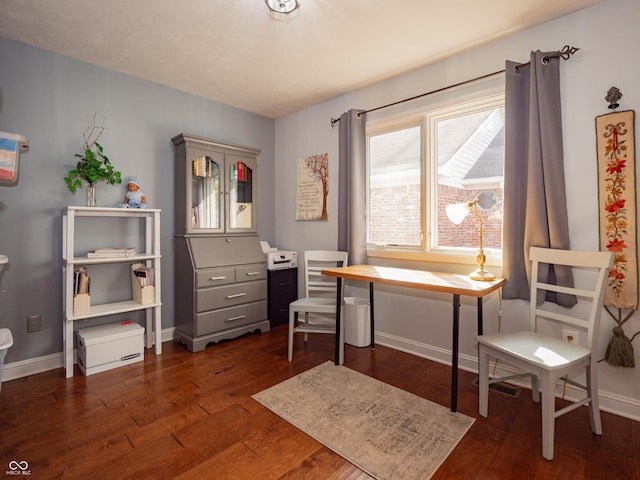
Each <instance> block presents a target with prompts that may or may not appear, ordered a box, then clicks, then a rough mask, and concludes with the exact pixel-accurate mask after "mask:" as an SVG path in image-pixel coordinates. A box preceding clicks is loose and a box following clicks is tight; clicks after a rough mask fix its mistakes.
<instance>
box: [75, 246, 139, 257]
mask: <svg viewBox="0 0 640 480" xmlns="http://www.w3.org/2000/svg"><path fill="white" fill-rule="evenodd" d="M135 254H136V248H135V247H125V248H116V247H114V248H94V249H93V250H89V251H88V252H87V257H88V258H110V257H116V258H121V257H131V256H133V255H135Z"/></svg>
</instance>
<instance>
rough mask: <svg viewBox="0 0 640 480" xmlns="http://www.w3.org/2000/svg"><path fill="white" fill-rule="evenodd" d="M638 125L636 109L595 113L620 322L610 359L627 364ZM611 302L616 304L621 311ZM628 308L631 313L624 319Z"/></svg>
mask: <svg viewBox="0 0 640 480" xmlns="http://www.w3.org/2000/svg"><path fill="white" fill-rule="evenodd" d="M614 89H615V87H614V88H612V89H611V90H609V93H608V95H607V97H606V99H607V100H608V101H609V102H610V103H611V105H610V107H609V108H616V107H617V106H618V104H617V103H615V102H617V100H619V99H620V97H621V96H622V95H621V94H620V93H619V91H618V90H617V89H615V90H614ZM634 125H635V112H634V111H633V110H627V111H622V112H613V113H608V114H606V115H601V116H599V117H596V139H597V155H598V199H599V202H598V204H599V210H600V218H599V220H600V248H601V250H605V249H606V250H608V251H610V252H614V255H615V256H614V259H613V265H612V267H611V270H610V271H609V282H608V285H607V289H606V292H605V298H604V305H605V309H606V310H607V312H609V314H610V315H611V316H612V317H613V319H614V320H615V322H616V323H617V326H616V327H615V328H614V329H613V334H614V337H613V338H612V339H611V341H610V342H609V345H608V346H607V350H606V353H605V360H606V361H607V362H609V363H610V364H612V365H617V366H622V367H634V366H635V360H634V355H633V347H632V345H631V342H630V340H629V339H628V338H627V337H626V336H625V335H624V331H623V330H622V325H623V324H624V323H625V322H626V321H627V320H628V319H629V318H630V317H631V315H632V314H633V313H634V312H635V310H636V309H637V308H638V259H637V242H636V179H635V171H636V168H635V138H634ZM608 307H614V308H617V310H618V311H617V314H614V313H613V312H612V311H611V309H610V308H608ZM624 310H627V311H628V313H627V315H626V316H624V318H623V311H624Z"/></svg>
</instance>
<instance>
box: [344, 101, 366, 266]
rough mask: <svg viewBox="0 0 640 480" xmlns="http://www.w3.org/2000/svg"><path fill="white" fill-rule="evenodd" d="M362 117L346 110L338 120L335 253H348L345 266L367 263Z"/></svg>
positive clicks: (364, 115) (353, 111)
mask: <svg viewBox="0 0 640 480" xmlns="http://www.w3.org/2000/svg"><path fill="white" fill-rule="evenodd" d="M365 117H366V113H364V111H363V110H349V111H348V112H345V113H343V114H342V115H341V116H340V124H339V125H340V132H339V163H340V165H339V169H338V170H339V171H338V175H339V184H338V250H343V251H346V252H349V263H350V264H351V265H357V264H360V263H366V261H367V245H366V242H367V217H366V215H367V190H366V188H367V148H366V147H367V145H366V142H367V140H366V135H365V123H366V120H365Z"/></svg>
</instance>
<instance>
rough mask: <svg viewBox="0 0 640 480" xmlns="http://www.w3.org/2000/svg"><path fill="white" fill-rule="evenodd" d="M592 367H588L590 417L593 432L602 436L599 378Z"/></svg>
mask: <svg viewBox="0 0 640 480" xmlns="http://www.w3.org/2000/svg"><path fill="white" fill-rule="evenodd" d="M593 370H594V369H592V368H591V366H590V365H589V366H587V395H588V396H589V397H590V398H591V401H590V402H589V415H590V417H591V430H592V431H593V433H595V434H596V435H602V422H601V421H600V400H599V398H598V377H597V373H596V372H594V371H593Z"/></svg>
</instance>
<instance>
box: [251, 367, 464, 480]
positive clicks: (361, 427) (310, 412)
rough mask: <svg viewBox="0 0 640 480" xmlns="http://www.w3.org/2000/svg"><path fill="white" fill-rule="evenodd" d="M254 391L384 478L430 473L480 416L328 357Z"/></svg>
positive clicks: (411, 478)
mask: <svg viewBox="0 0 640 480" xmlns="http://www.w3.org/2000/svg"><path fill="white" fill-rule="evenodd" d="M253 398H254V399H255V400H257V401H258V402H260V403H262V404H263V405H264V406H265V407H267V408H268V409H270V410H272V411H273V412H274V413H276V414H278V415H279V416H281V417H282V418H284V419H285V420H287V421H288V422H289V423H291V424H293V425H295V426H296V427H297V428H299V429H300V430H302V431H303V432H305V433H306V434H308V435H310V436H311V437H313V438H314V439H316V440H317V441H319V442H320V443H322V444H323V445H325V446H326V447H328V448H329V449H331V450H333V451H334V452H336V453H337V454H338V455H340V456H341V457H343V458H345V459H346V460H348V461H349V462H351V463H353V464H354V465H356V466H358V467H359V468H360V469H361V470H363V471H365V472H367V473H368V474H369V475H371V476H373V477H375V478H377V479H379V480H414V479H420V480H423V479H428V478H430V477H431V475H433V473H434V472H435V471H436V470H437V469H438V467H439V466H440V465H441V464H442V462H443V461H444V460H445V459H446V458H447V456H448V455H449V453H451V451H452V450H453V449H454V447H455V446H456V445H457V443H458V442H459V441H460V439H462V437H463V436H464V434H465V433H466V432H467V431H468V430H469V428H471V425H472V424H473V422H474V419H473V418H471V417H468V416H466V415H463V414H461V413H453V412H451V410H450V409H449V408H446V407H443V406H441V405H438V404H436V403H433V402H430V401H429V400H425V399H424V398H421V397H418V396H417V395H414V394H412V393H409V392H405V391H404V390H400V389H399V388H396V387H393V386H391V385H387V384H386V383H383V382H381V381H379V380H376V379H374V378H371V377H368V376H366V375H363V374H361V373H358V372H356V371H354V370H350V369H349V368H346V367H343V366H337V365H334V364H333V363H332V362H330V361H329V362H326V363H323V364H322V365H319V366H317V367H315V368H312V369H310V370H307V371H306V372H304V373H301V374H300V375H297V376H295V377H292V378H290V379H288V380H285V381H284V382H282V383H279V384H278V385H275V386H273V387H271V388H268V389H267V390H264V391H262V392H260V393H258V394H256V395H253Z"/></svg>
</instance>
